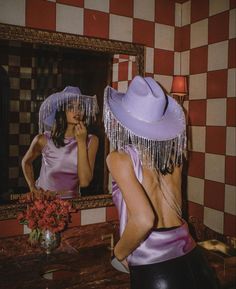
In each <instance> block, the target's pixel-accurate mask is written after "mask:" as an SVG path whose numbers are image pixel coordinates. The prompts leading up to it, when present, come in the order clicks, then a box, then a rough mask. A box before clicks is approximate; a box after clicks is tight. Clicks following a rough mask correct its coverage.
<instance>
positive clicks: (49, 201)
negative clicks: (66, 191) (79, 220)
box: [18, 195, 75, 242]
mask: <svg viewBox="0 0 236 289" xmlns="http://www.w3.org/2000/svg"><path fill="white" fill-rule="evenodd" d="M23 202H26V203H27V209H26V211H22V212H21V213H20V214H19V215H18V220H19V222H20V224H24V225H27V226H28V227H29V228H30V229H31V233H30V236H29V240H30V241H31V242H35V241H38V240H39V239H40V236H41V234H42V232H43V231H46V230H49V231H50V232H52V233H57V232H60V231H62V230H63V229H64V228H65V227H66V225H67V224H68V222H69V220H70V213H71V212H74V211H75V210H74V209H73V208H72V205H71V203H70V202H69V201H65V200H61V199H59V198H57V197H56V196H54V197H52V196H45V195H43V196H42V197H40V198H35V197H34V198H31V197H30V198H28V199H24V200H23Z"/></svg>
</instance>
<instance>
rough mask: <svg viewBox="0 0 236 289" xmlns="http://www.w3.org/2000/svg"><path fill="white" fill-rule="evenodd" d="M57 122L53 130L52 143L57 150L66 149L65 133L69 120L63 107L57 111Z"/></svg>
mask: <svg viewBox="0 0 236 289" xmlns="http://www.w3.org/2000/svg"><path fill="white" fill-rule="evenodd" d="M55 121H56V124H55V126H54V128H53V130H52V141H53V143H54V144H55V146H56V147H57V148H60V147H64V146H65V143H64V138H65V132H66V129H67V119H66V112H65V110H64V109H63V108H62V107H61V108H60V109H59V110H57V111H56V115H55Z"/></svg>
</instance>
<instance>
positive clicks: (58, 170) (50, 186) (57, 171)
mask: <svg viewBox="0 0 236 289" xmlns="http://www.w3.org/2000/svg"><path fill="white" fill-rule="evenodd" d="M44 135H45V137H46V139H47V143H46V145H45V146H44V148H43V151H42V165H41V170H40V175H39V178H38V179H37V181H36V186H37V187H40V188H42V189H44V190H50V191H59V192H61V191H63V194H62V196H61V198H71V197H76V196H77V197H78V190H79V179H78V173H77V170H78V169H77V141H76V139H75V138H74V137H67V138H65V144H66V145H65V146H64V147H60V148H57V147H56V146H55V145H54V143H53V141H52V138H51V134H50V132H48V131H46V132H44ZM90 140H91V135H89V136H88V144H87V145H88V146H89V143H90Z"/></svg>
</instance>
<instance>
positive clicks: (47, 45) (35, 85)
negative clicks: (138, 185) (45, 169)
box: [0, 24, 144, 215]
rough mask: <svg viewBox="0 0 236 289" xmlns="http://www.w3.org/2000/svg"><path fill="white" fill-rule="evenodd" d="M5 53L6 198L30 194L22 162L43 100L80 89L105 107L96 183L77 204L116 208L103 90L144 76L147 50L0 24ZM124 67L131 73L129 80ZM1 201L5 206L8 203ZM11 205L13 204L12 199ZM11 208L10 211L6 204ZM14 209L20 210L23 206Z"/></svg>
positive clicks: (0, 65) (0, 67)
mask: <svg viewBox="0 0 236 289" xmlns="http://www.w3.org/2000/svg"><path fill="white" fill-rule="evenodd" d="M0 49H1V53H0V77H1V78H0V79H1V90H0V93H1V98H0V101H1V135H2V139H3V142H1V148H0V151H1V155H0V157H1V160H0V161H1V179H0V182H1V191H0V196H1V197H2V196H4V195H9V193H13V196H14V194H17V193H21V192H24V190H25V181H24V178H23V175H22V172H21V167H20V160H21V158H22V155H23V154H24V152H25V150H26V148H28V145H29V143H30V141H31V140H32V137H33V136H34V135H36V134H37V121H38V119H37V118H38V115H37V112H38V109H39V106H40V104H41V102H42V101H43V100H44V99H45V97H47V96H48V95H49V94H51V93H53V92H54V91H58V90H61V89H62V88H64V87H65V86H66V85H75V86H79V87H80V88H81V91H82V92H83V93H84V94H96V95H97V97H98V104H99V107H100V113H99V115H98V120H97V122H96V124H95V125H92V126H91V127H90V128H89V130H90V131H91V132H93V133H95V134H96V135H97V136H98V137H99V151H98V154H97V158H96V162H95V170H94V179H93V181H92V184H91V185H90V187H88V188H87V189H85V190H84V191H83V190H82V191H81V195H82V197H81V198H78V200H76V201H77V202H79V203H80V204H81V206H82V207H83V206H84V207H96V206H104V205H106V204H110V203H111V197H110V195H108V194H107V193H108V172H107V169H106V165H105V157H106V155H107V154H108V151H109V143H108V140H107V139H106V137H105V134H104V129H103V124H102V108H103V91H104V88H105V86H106V85H107V84H109V85H113V86H114V88H116V89H119V90H120V89H123V90H125V86H127V85H128V81H129V80H131V79H132V77H133V76H134V75H135V74H140V75H143V69H144V47H143V46H142V45H137V44H132V43H126V42H119V41H112V40H104V39H97V38H88V37H83V36H78V35H72V34H66V33H59V32H48V31H43V30H36V29H30V28H25V27H20V26H13V25H7V24H0ZM16 63H17V65H16ZM127 64H128V66H129V67H131V71H130V68H128V66H127ZM124 69H126V70H127V71H126V72H127V75H126V76H125V75H124V73H123V72H124ZM132 69H133V70H132ZM19 75H21V76H22V77H19ZM118 75H119V77H118ZM118 80H121V81H120V82H119V81H118ZM91 83H92V84H93V85H91ZM9 108H10V110H9ZM39 167H40V163H39V164H37V163H36V164H35V170H36V174H37V170H38V169H39ZM1 197H0V200H2V203H4V202H5V200H6V199H8V198H1ZM10 203H11V204H12V200H11V202H10ZM5 206H8V207H9V205H6V203H5ZM11 206H13V207H15V206H17V204H12V205H11ZM82 207H81V208H82ZM3 209H4V210H5V207H4V206H3V207H2V208H0V210H2V211H3ZM15 209H16V207H15ZM15 209H14V210H15ZM4 214H6V213H4ZM2 215H3V213H2Z"/></svg>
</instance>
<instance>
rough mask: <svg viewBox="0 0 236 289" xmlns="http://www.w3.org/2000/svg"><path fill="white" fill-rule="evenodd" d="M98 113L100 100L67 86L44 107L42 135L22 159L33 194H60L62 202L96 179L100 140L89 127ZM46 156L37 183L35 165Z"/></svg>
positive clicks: (41, 117)
mask: <svg viewBox="0 0 236 289" xmlns="http://www.w3.org/2000/svg"><path fill="white" fill-rule="evenodd" d="M97 111H98V107H97V100H96V96H85V95H82V94H81V92H80V89H79V88H78V87H72V86H67V87H66V88H65V89H64V90H63V91H61V92H58V93H54V94H52V95H50V96H49V97H48V98H47V99H46V100H45V101H44V102H43V103H42V105H41V106H40V111H39V131H40V134H38V135H37V136H36V137H35V138H34V139H33V141H32V143H31V145H30V148H29V150H28V151H27V152H26V154H25V156H24V157H23V159H22V169H23V172H24V176H25V179H26V181H27V183H28V186H29V189H30V192H32V193H33V194H35V195H38V194H41V193H42V192H46V191H50V192H56V193H57V194H59V195H60V196H61V197H62V198H70V197H76V196H78V188H79V186H80V187H86V186H88V185H89V183H90V181H91V180H92V178H93V169H94V162H95V158H96V153H97V149H98V138H97V136H95V135H87V129H86V126H85V125H84V122H83V119H85V120H86V122H87V123H89V122H90V119H91V118H95V116H96V113H97ZM39 155H42V166H41V170H40V175H39V178H38V179H37V180H36V181H35V178H34V172H33V166H32V162H33V161H34V160H35V159H36V158H37V157H38V156H39Z"/></svg>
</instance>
